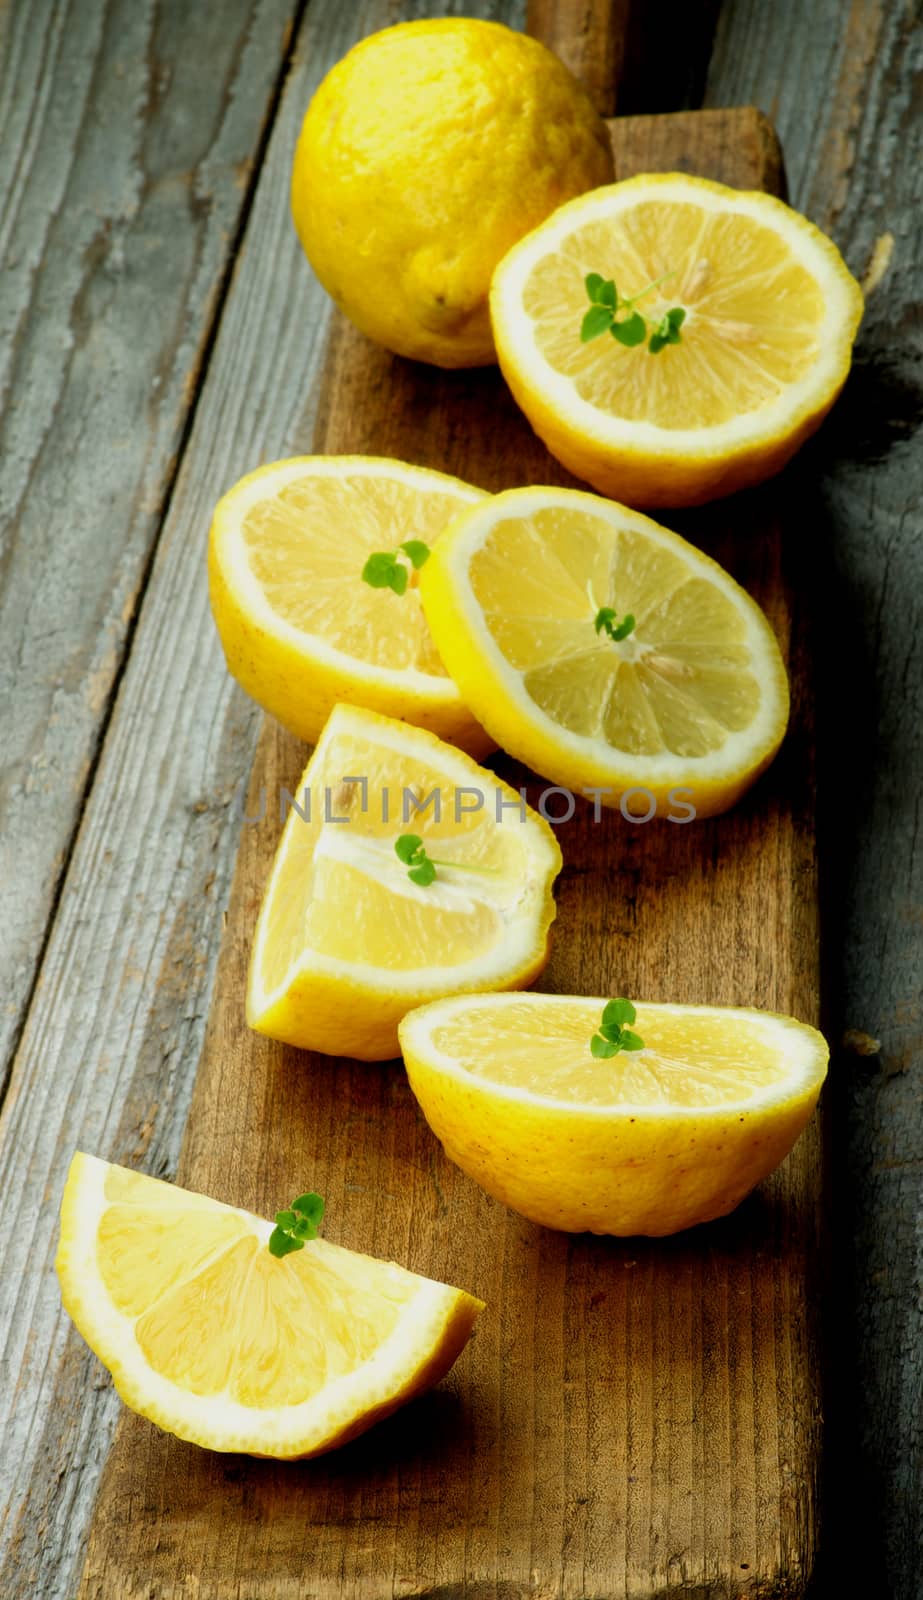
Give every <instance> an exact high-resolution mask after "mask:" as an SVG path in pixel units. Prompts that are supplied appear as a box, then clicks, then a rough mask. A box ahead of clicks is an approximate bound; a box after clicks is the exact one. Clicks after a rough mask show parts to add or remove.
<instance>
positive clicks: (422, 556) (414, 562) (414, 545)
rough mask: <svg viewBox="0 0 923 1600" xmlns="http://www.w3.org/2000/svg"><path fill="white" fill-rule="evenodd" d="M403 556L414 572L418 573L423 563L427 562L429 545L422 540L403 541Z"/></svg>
mask: <svg viewBox="0 0 923 1600" xmlns="http://www.w3.org/2000/svg"><path fill="white" fill-rule="evenodd" d="M401 549H402V550H403V552H404V554H405V556H406V557H407V559H408V560H409V562H410V565H411V566H412V567H413V568H414V570H415V571H417V572H419V570H420V568H421V567H422V565H423V563H424V561H428V560H429V545H428V544H424V543H423V540H422V539H405V540H404V542H403V544H402V545H401Z"/></svg>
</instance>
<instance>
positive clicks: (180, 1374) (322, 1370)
mask: <svg viewBox="0 0 923 1600" xmlns="http://www.w3.org/2000/svg"><path fill="white" fill-rule="evenodd" d="M271 1231H272V1224H271V1223H269V1222H265V1221H263V1219H262V1218H260V1217H256V1216H253V1215H252V1214H251V1213H250V1212H247V1211H241V1210H237V1209H236V1208H235V1207H233V1206H226V1205H222V1204H221V1202H220V1201H217V1200H210V1199H208V1198H207V1197H206V1196H204V1195H199V1194H193V1193H191V1192H190V1191H188V1190H185V1189H179V1188H176V1187H174V1186H173V1185H171V1184H167V1183H161V1182H159V1181H158V1180H157V1179H155V1178H148V1177H145V1176H143V1175H142V1174H140V1173H137V1172H131V1171H129V1170H128V1169H126V1168H124V1167H116V1166H110V1165H109V1163H108V1162H105V1161H100V1160H98V1159H97V1158H96V1157H95V1156H88V1155H83V1154H79V1153H78V1154H77V1155H75V1156H74V1159H73V1162H72V1164H71V1169H70V1173H69V1175H68V1179H67V1185H66V1188H65V1192H64V1199H63V1203H62V1207H61V1241H60V1245H59V1249H58V1255H57V1262H56V1266H57V1272H58V1278H59V1280H60V1284H61V1292H62V1295H63V1299H64V1304H65V1308H66V1309H67V1311H68V1313H69V1315H70V1316H71V1317H72V1319H73V1321H74V1322H75V1323H76V1325H77V1327H78V1329H79V1330H80V1332H81V1334H82V1335H83V1337H84V1339H85V1340H86V1341H87V1343H88V1344H89V1346H90V1348H91V1349H92V1350H93V1351H94V1352H95V1353H96V1355H97V1356H98V1357H99V1359H100V1360H101V1361H102V1362H103V1364H104V1366H106V1367H107V1368H108V1370H109V1371H110V1372H111V1373H112V1376H113V1379H114V1381H115V1386H116V1388H117V1390H118V1392H119V1394H120V1395H121V1397H122V1399H123V1400H124V1401H125V1404H126V1405H128V1406H130V1407H131V1409H132V1410H133V1411H138V1412H140V1414H141V1415H142V1416H144V1417H147V1418H149V1420H150V1421H151V1422H155V1423H156V1424H157V1425H158V1426H159V1427H161V1428H164V1429H166V1430H167V1431H168V1432H170V1433H175V1434H177V1435H178V1436H179V1438H181V1439H188V1440H190V1441H191V1442H192V1443H194V1444H199V1445H204V1446H207V1447H208V1448H209V1449H211V1450H233V1451H244V1452H247V1453H249V1454H251V1455H263V1456H279V1457H301V1456H308V1455H317V1454H319V1453H320V1452H322V1451H325V1450H330V1449H333V1448H334V1446H336V1445H339V1444H343V1443H345V1442H346V1440H347V1439H351V1438H354V1437H355V1435H356V1434H358V1433H361V1432H363V1431H364V1430H365V1429H366V1428H368V1427H370V1426H371V1424H372V1423H373V1422H376V1421H378V1419H379V1418H381V1417H384V1416H387V1415H388V1414H389V1413H390V1412H391V1411H394V1410H395V1409H396V1408H397V1407H398V1406H399V1405H402V1404H403V1403H404V1402H405V1401H407V1400H409V1399H411V1398H412V1397H413V1396H414V1395H415V1394H419V1393H420V1392H421V1391H422V1390H423V1389H425V1388H428V1387H429V1386H430V1385H431V1384H433V1383H436V1382H438V1380H439V1379H440V1378H441V1377H443V1376H444V1374H445V1373H446V1372H447V1371H448V1370H449V1368H450V1367H451V1365H452V1364H453V1362H454V1361H455V1359H456V1357H457V1356H458V1355H459V1353H460V1351H461V1350H462V1348H463V1346H464V1345H465V1343H466V1341H467V1339H468V1337H469V1335H470V1333H471V1330H472V1327H473V1325H474V1322H475V1319H476V1317H477V1316H478V1314H479V1313H480V1312H481V1311H482V1310H483V1302H482V1301H480V1300H477V1299H475V1298H474V1297H473V1296H472V1295H468V1294H465V1293H464V1292H463V1291H462V1290H460V1289H453V1288H451V1287H449V1286H448V1285H447V1284H442V1283H436V1282H434V1281H432V1280H431V1279H429V1278H422V1277H419V1276H418V1275H417V1274H416V1273H413V1272H408V1271H406V1270H405V1269H404V1268H402V1267H399V1266H397V1265H396V1264H395V1263H394V1262H386V1261H377V1260H375V1259H374V1258H373V1257H371V1256H365V1255H360V1254H357V1253H356V1252H355V1251H351V1250H344V1249H341V1248H340V1247H339V1246H337V1245H334V1244H329V1243H328V1242H327V1241H326V1240H325V1239H315V1240H312V1241H310V1242H309V1243H307V1244H306V1245H305V1246H304V1249H303V1250H299V1251H295V1252H293V1253H291V1254H290V1255H287V1256H284V1257H282V1258H277V1257H275V1256H273V1255H272V1254H271V1253H270V1251H269V1249H268V1247H267V1246H268V1240H269V1235H270V1233H271Z"/></svg>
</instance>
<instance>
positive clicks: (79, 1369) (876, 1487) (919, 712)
mask: <svg viewBox="0 0 923 1600" xmlns="http://www.w3.org/2000/svg"><path fill="white" fill-rule="evenodd" d="M457 11H458V12H463V13H465V14H469V15H482V16H490V17H495V18H497V19H499V20H503V21H508V22H511V23H513V24H514V25H519V24H521V22H522V20H523V11H524V5H523V4H522V3H521V0H467V3H465V4H455V3H446V4H436V3H432V4H430V3H426V0H419V3H408V4H405V5H399V4H397V3H396V0H309V3H307V4H306V3H304V0H212V3H209V0H202V3H201V4H199V5H197V6H188V5H186V4H185V3H184V0H159V3H158V0H142V3H139V0H5V3H4V0H0V459H2V468H0V994H2V1000H0V1083H2V1088H3V1091H4V1103H3V1109H2V1116H0V1194H2V1212H0V1215H2V1229H0V1363H2V1365H0V1439H2V1441H3V1445H2V1450H0V1596H2V1597H3V1600H19V1597H26V1596H30V1597H31V1596H33V1595H40V1596H43V1597H44V1596H48V1597H55V1600H57V1597H61V1600H67V1597H69V1596H70V1595H72V1593H73V1589H74V1584H75V1581H76V1573H77V1571H78V1570H79V1565H80V1560H81V1556H82V1551H83V1543H84V1538H85V1534H86V1529H87V1524H88V1518H89V1514H90V1511H91V1508H92V1504H93V1497H94V1493H95V1489H96V1485H97V1482H98V1478H99V1473H100V1469H101V1466H102V1462H103V1460H104V1457H105V1452H106V1449H107V1446H108V1442H109V1440H110V1438H111V1434H112V1430H113V1425H114V1421H115V1417H116V1414H117V1409H118V1403H117V1401H116V1399H115V1396H114V1394H113V1392H112V1389H111V1387H110V1385H109V1384H108V1382H107V1381H105V1380H104V1379H101V1378H100V1376H99V1369H98V1367H97V1365H96V1364H95V1363H94V1361H93V1358H92V1357H90V1356H89V1354H88V1352H87V1351H86V1349H85V1348H84V1347H83V1345H82V1343H81V1341H80V1340H79V1339H78V1338H77V1337H76V1335H75V1334H74V1333H73V1332H72V1331H71V1329H70V1327H69V1325H68V1323H67V1320H66V1318H65V1317H64V1315H63V1313H62V1311H61V1308H60V1303H59V1298H58V1293H57V1287H56V1283H55V1279H54V1274H53V1270H52V1260H53V1254H54V1247H55V1236H56V1212H57V1207H58V1201H59V1197H60V1190H61V1184H62V1180H63V1175H64V1171H65V1169H66V1165H67V1161H68V1159H69V1156H70V1154H71V1152H72V1150H73V1149H74V1147H75V1146H78V1147H81V1148H83V1149H86V1150H90V1151H94V1152H96V1153H98V1154H100V1155H103V1156H107V1157H109V1158H111V1159H113V1160H117V1161H123V1162H128V1163H134V1164H138V1163H140V1164H143V1166H144V1168H145V1170H147V1171H149V1172H152V1173H155V1174H157V1175H161V1176H165V1177H169V1176H171V1175H172V1173H173V1171H174V1165H175V1160H176V1155H177V1150H178V1146H179V1140H180V1135H181V1131H182V1127H183V1121H184V1116H185V1112H186V1107H187V1104H188V1098H189V1093H190V1087H191V1082H192V1077H193V1074H194V1071H195V1065H196V1061H197V1057H198V1053H199V1048H200V1044H201V1039H202V1031H203V1027H204V1019H205V1014H206V1010H207V1006H208V999H209V992H210V984H211V981H212V974H213V968H214V959H215V954H216V949H217V943H218V937H219V934H220V930H221V922H222V912H223V908H224V904H225V899H226V894H227V889H228V883H229V877H230V872H231V867H232V863H233V858H234V852H235V847H236V842H237V835H238V830H239V817H238V813H237V810H236V801H237V799H238V798H239V797H240V795H241V793H242V786H243V783H244V780H245V777H246V773H247V769H248V765H249V761H250V757H251V754H252V749H253V744H254V739H255V734H256V727H257V714H256V713H255V710H254V708H253V707H252V706H250V705H249V704H247V703H246V702H245V701H244V699H243V697H242V696H241V695H239V694H238V693H237V692H236V691H235V690H234V689H233V688H232V686H231V685H230V682H229V680H228V678H227V676H226V674H225V671H224V666H223V662H222V659H221V655H220V651H219V648H218V645H217V641H216V638H215V636H214V633H213V631H212V628H211V625H210V620H209V615H208V605H207V597H206V588H205V582H204V565H203V553H204V541H205V535H206V531H207V527H208V522H209V514H210V510H211V506H212V504H213V502H214V500H215V499H216V498H217V496H218V495H219V494H220V493H221V492H222V490H223V489H224V488H226V487H227V486H228V484H229V483H231V482H232V481H233V480H234V479H235V478H236V477H238V476H239V475H240V474H241V473H242V472H243V471H245V470H247V469H249V468H250V467H252V466H255V465H256V464H257V463H259V462H260V461H263V460H267V459H271V458H272V457H275V456H280V455H284V454H287V453H290V452H295V451H297V450H298V449H300V448H304V445H305V441H306V440H308V439H309V438H310V435H311V427H312V420H313V419H312V406H313V400H314V383H313V378H314V375H315V372H316V366H317V362H318V359H319V355H320V353H321V350H322V348H323V342H324V336H325V332H326V326H327V319H328V309H329V308H328V304H327V301H326V299H325V296H324V295H323V293H322V292H321V291H320V289H319V288H318V286H317V284H316V283H315V282H314V281H313V279H312V277H311V275H310V272H309V271H308V268H307V266H306V264H305V262H304V259H303V257H302V256H301V253H300V251H299V250H298V248H297V245H296V243H295V239H294V234H293V231H292V229H291V225H290V222H289V218H288V208H287V180H288V169H289V164H290V159H291V153H292V148H293V144H294V139H295V136H296V132H297V128H298V125H299V121H300V117H301V115H302V113H303V110H304V107H305V105H306V103H307V100H308V98H309V96H310V94H311V92H312V90H313V88H314V86H315V85H316V84H317V82H318V81H319V80H320V78H321V77H322V75H323V73H324V72H325V71H326V69H327V67H328V66H329V65H330V64H331V62H332V61H333V60H335V59H336V58H337V57H339V56H340V55H341V54H342V53H343V52H344V51H345V50H346V49H347V48H348V47H349V45H350V44H351V43H352V42H353V40H354V39H355V38H357V37H359V36H360V35H361V34H363V33H366V32H369V31H371V30H373V29H375V28H379V27H382V26H385V25H387V24H388V23H390V22H393V21H396V20H398V19H399V18H400V17H402V16H416V15H440V14H446V13H450V12H451V13H454V12H457ZM915 12H916V7H915V6H914V5H913V4H912V3H908V0H769V3H767V0H723V3H722V4H719V3H718V0H698V3H694V4H693V3H690V0H662V3H661V4H658V5H657V6H656V7H653V6H651V7H650V8H649V16H650V23H649V26H650V28H651V30H652V38H651V40H650V41H645V40H644V39H641V38H635V37H633V38H631V39H630V40H629V41H628V48H629V51H630V52H631V54H632V57H633V58H636V59H637V62H638V63H639V65H638V69H637V71H636V72H635V73H634V74H633V76H632V79H631V88H630V91H629V94H628V96H627V97H626V96H623V98H622V101H621V103H620V107H619V109H620V110H622V111H633V112H643V111H662V110H674V109H677V108H679V107H681V106H689V105H702V104H704V105H712V106H721V105H739V104H746V103H755V104H757V105H759V106H761V107H762V108H763V109H764V110H765V111H766V112H768V113H769V115H770V116H771V117H772V118H773V119H774V121H775V123H776V125H777V127H778V129H779V132H780V134H781V137H782V142H783V146H784V149H785V155H786V161H787V168H788V178H789V188H790V194H791V198H792V200H793V202H794V203H795V204H797V205H798V206H799V207H800V208H802V209H803V210H805V211H806V212H807V213H808V214H809V215H810V216H811V217H813V218H814V219H815V221H817V222H818V223H819V224H820V225H821V226H822V227H824V228H826V229H828V230H829V231H830V232H831V233H832V234H833V235H834V237H835V238H836V239H837V240H838V242H839V244H840V246H841V248H842V249H843V251H844V253H845V255H846V257H847V260H848V261H849V263H850V265H851V267H852V268H853V270H854V271H855V272H856V273H857V274H858V275H859V276H865V277H866V278H867V283H868V286H869V288H870V291H871V292H870V294H869V303H868V312H867V316H866V320H865V323H864V326H863V330H862V334H861V337H860V341H859V347H858V352H857V362H856V368H855V371H854V375H853V377H852V378H851V380H850V383H849V385H848V388H847V391H846V393H845V395H844V397H843V400H842V401H841V403H840V405H839V406H838V408H837V410H836V412H835V414H834V416H833V418H832V419H831V421H830V422H829V423H828V425H827V426H826V427H825V429H824V430H823V432H822V434H821V436H820V437H819V438H818V439H817V441H816V442H815V443H814V444H813V445H812V446H810V447H809V449H808V451H807V452H806V453H805V454H804V456H803V457H802V458H801V460H800V461H799V462H798V463H796V465H795V466H794V468H793V469H791V470H792V472H793V474H796V475H797V479H796V481H797V484H798V489H799V494H800V498H801V504H802V507H803V521H804V536H805V538H811V539H813V540H816V541H819V542H820V543H821V545H822V547H823V549H824V551H825V554H826V557H827V560H828V562H829V573H830V582H829V601H828V606H827V616H826V618H825V623H826V646H825V650H824V654H823V663H822V682H821V703H820V731H821V750H820V762H821V774H820V776H821V785H820V789H821V826H820V839H819V844H820V852H821V867H822V873H823V879H824V887H825V894H824V912H825V921H824V927H825V956H826V968H827V988H826V993H827V1005H828V1029H829V1031H830V1033H831V1036H832V1037H833V1038H834V1040H838V1039H844V1047H843V1048H842V1049H840V1050H839V1051H838V1052H837V1053H836V1054H835V1059H834V1063H833V1069H832V1079H831V1087H830V1094H831V1096H832V1100H833V1105H834V1121H835V1134H836V1137H835V1141H834V1146H835V1151H834V1172H833V1192H834V1202H835V1205H834V1216H835V1219H836V1247H835V1255H834V1272H833V1279H832V1281H831V1284H830V1287H829V1295H830V1326H831V1328H832V1330H833V1334H834V1337H833V1338H832V1340H831V1355H832V1360H831V1369H830V1384H829V1394H828V1398H827V1404H826V1413H827V1420H828V1437H829V1440H830V1445H831V1448H830V1450H829V1452H828V1454H829V1458H830V1462H831V1472H830V1521H829V1523H828V1527H829V1529H830V1538H829V1540H828V1548H827V1552H826V1569H825V1570H826V1583H825V1588H826V1589H828V1590H829V1592H830V1593H837V1594H838V1593H841V1592H844V1591H843V1590H842V1589H841V1587H840V1585H841V1583H843V1582H845V1581H846V1580H847V1579H849V1581H850V1584H851V1587H850V1590H849V1591H848V1592H857V1593H859V1592H861V1593H863V1594H867V1595H868V1596H870V1597H878V1596H888V1597H894V1600H910V1597H917V1596H919V1595H921V1594H923V1577H921V1574H923V1518H921V1509H920V1508H921V1489H923V1414H921V1387H923V1385H921V1377H923V1354H921V1342H920V1335H921V1310H920V1299H919V1286H920V1268H921V1255H923V1244H921V1226H920V1219H921V1215H923V1205H921V1193H920V1175H921V1164H923V1108H921V1089H923V1021H921V963H920V949H921V939H920V932H921V923H923V841H921V838H920V833H919V828H918V823H919V808H920V795H919V790H920V778H921V772H923V644H921V640H923V630H921V626H920V623H921V617H920V610H921V591H923V549H921V540H920V513H919V510H918V506H917V500H918V496H919V492H920V486H921V482H923V466H921V460H920V455H919V452H917V454H916V456H915V455H914V446H915V444H916V442H917V429H918V427H919V424H920V421H921V417H923V389H921V379H923V374H921V325H920V314H919V293H920V256H921V253H923V245H921V229H920V224H919V216H920V207H921V202H923V193H921V190H923V117H921V110H920V103H919V100H917V102H916V104H914V99H913V94H914V89H915V85H918V84H919V81H920V73H921V70H923V30H921V29H920V26H919V17H918V16H916V15H915ZM640 26H641V27H642V28H644V27H646V26H648V23H647V21H643V22H642V23H641V25H640ZM652 42H653V43H655V44H656V48H655V49H654V50H653V51H652V50H651V49H650V48H648V45H649V44H650V43H652ZM641 63H645V66H644V67H643V69H642V66H641ZM651 63H652V64H651ZM857 1534H858V1535H859V1536H858V1537H857Z"/></svg>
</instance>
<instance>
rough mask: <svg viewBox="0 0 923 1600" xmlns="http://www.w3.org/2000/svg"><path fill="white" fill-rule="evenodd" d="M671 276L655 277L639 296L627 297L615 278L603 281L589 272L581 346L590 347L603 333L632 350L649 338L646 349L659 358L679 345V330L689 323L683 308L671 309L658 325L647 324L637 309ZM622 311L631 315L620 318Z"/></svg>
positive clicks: (598, 274) (586, 282)
mask: <svg viewBox="0 0 923 1600" xmlns="http://www.w3.org/2000/svg"><path fill="white" fill-rule="evenodd" d="M672 276H673V274H672V273H670V272H665V273H664V275H663V278H655V279H654V281H653V283H648V284H646V285H645V287H644V288H643V289H639V290H638V293H637V294H633V295H630V296H625V295H620V294H619V292H618V290H617V288H616V287H615V279H614V278H604V277H603V276H602V273H600V272H589V273H588V274H587V276H586V277H585V278H584V280H583V281H584V286H585V288H586V292H587V298H588V300H589V302H590V309H589V311H587V312H586V313H585V315H584V318H583V321H582V322H581V324H580V342H581V344H589V342H590V340H591V339H598V338H599V336H600V334H603V333H611V335H612V337H613V339H617V340H618V342H619V344H624V345H627V346H629V347H632V346H634V345H639V344H643V343H644V341H645V339H647V348H648V350H649V351H650V353H651V355H652V356H657V355H659V354H660V352H661V350H664V349H666V346H667V345H668V344H679V342H680V329H681V327H682V325H683V323H684V322H685V320H686V313H685V311H684V309H683V307H682V306H672V307H671V308H670V310H669V311H666V312H664V315H663V316H662V317H661V318H660V321H659V322H657V323H648V320H647V318H646V317H643V316H642V315H641V312H640V311H637V310H636V309H635V307H636V305H637V302H638V301H639V300H641V299H642V298H643V297H644V295H646V294H648V293H649V292H650V290H651V289H656V287H657V285H658V284H659V283H663V281H664V278H670V277H672ZM621 311H627V313H628V315H627V316H617V315H616V313H617V312H621Z"/></svg>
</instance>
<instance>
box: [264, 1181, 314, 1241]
mask: <svg viewBox="0 0 923 1600" xmlns="http://www.w3.org/2000/svg"><path fill="white" fill-rule="evenodd" d="M323 1215H324V1202H323V1200H322V1199H321V1197H320V1195H319V1194H314V1193H313V1191H312V1193H311V1194H300V1195H299V1196H298V1199H297V1200H293V1201H292V1203H291V1205H290V1206H289V1208H288V1210H287V1211H277V1212H276V1225H275V1227H274V1228H273V1230H272V1233H271V1234H270V1235H269V1249H270V1253H271V1254H272V1255H274V1256H287V1255H289V1254H290V1252H291V1251H292V1250H303V1249H304V1247H305V1242H306V1240H308V1239H316V1238H317V1230H318V1228H319V1227H320V1223H321V1219H322V1217H323Z"/></svg>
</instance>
